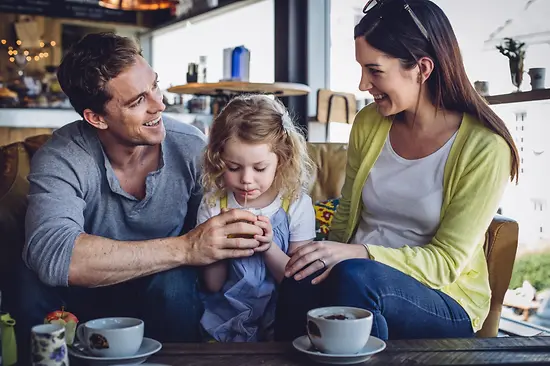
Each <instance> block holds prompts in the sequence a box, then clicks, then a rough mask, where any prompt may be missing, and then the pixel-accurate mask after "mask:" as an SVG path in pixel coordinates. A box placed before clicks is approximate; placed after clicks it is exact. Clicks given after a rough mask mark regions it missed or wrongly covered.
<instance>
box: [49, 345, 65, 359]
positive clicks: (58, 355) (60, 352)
mask: <svg viewBox="0 0 550 366" xmlns="http://www.w3.org/2000/svg"><path fill="white" fill-rule="evenodd" d="M66 351H67V350H66V349H65V345H61V346H60V347H57V348H56V349H54V350H53V352H52V353H51V354H50V360H55V361H57V362H61V361H63V359H64V358H65V353H66Z"/></svg>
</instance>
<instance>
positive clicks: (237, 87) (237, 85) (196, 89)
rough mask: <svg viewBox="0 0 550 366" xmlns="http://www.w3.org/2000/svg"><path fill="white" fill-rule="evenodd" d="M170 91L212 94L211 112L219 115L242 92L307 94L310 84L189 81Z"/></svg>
mask: <svg viewBox="0 0 550 366" xmlns="http://www.w3.org/2000/svg"><path fill="white" fill-rule="evenodd" d="M167 91H168V92H170V93H176V94H192V95H196V96H210V97H212V98H213V103H212V104H211V106H210V107H211V109H212V110H211V113H212V115H213V116H217V115H218V113H219V112H220V111H221V110H222V108H223V107H224V106H225V105H226V104H227V103H228V102H229V100H230V99H231V98H233V97H234V96H237V95H240V94H270V95H275V96H276V97H292V96H299V95H307V94H309V92H310V91H311V90H310V88H309V86H307V85H305V84H298V83H285V82H275V83H251V82H248V81H220V82H217V83H189V84H184V85H176V86H172V87H170V88H168V89H167Z"/></svg>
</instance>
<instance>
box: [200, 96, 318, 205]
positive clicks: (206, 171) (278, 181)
mask: <svg viewBox="0 0 550 366" xmlns="http://www.w3.org/2000/svg"><path fill="white" fill-rule="evenodd" d="M231 138H235V139H237V140H239V141H242V142H244V143H248V144H269V145H270V146H271V151H272V152H273V153H275V154H276V155H277V158H278V161H279V162H278V166H277V171H276V173H275V180H274V182H273V184H274V185H275V188H277V190H278V191H280V192H283V195H284V196H285V197H288V198H289V199H291V200H294V199H297V198H298V197H299V196H300V194H301V193H303V192H307V190H308V188H309V184H310V181H311V177H312V175H313V172H314V167H315V166H314V163H313V161H312V160H311V158H310V157H309V154H308V151H307V145H306V140H305V138H304V136H303V135H302V134H301V133H300V132H299V131H298V129H297V127H296V125H295V124H294V123H293V122H292V119H291V118H290V115H289V113H288V111H287V110H286V108H285V106H284V105H283V104H282V103H281V102H280V101H279V100H277V99H271V98H269V97H267V96H264V95H243V96H238V97H235V98H233V99H232V100H231V101H230V102H229V103H228V104H227V105H226V106H225V108H224V109H223V110H222V111H221V113H220V114H219V115H218V116H217V117H216V118H215V119H214V121H213V123H212V126H211V129H210V133H209V141H208V145H207V147H206V152H205V154H204V160H203V175H202V185H203V189H204V191H205V192H213V193H214V194H213V195H214V196H215V197H221V196H223V195H225V194H226V193H227V192H226V190H225V187H224V184H223V174H224V173H225V170H226V165H225V162H224V161H223V159H222V155H223V151H224V147H225V144H226V143H227V141H229V140H230V139H231Z"/></svg>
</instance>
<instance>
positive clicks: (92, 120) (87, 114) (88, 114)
mask: <svg viewBox="0 0 550 366" xmlns="http://www.w3.org/2000/svg"><path fill="white" fill-rule="evenodd" d="M82 114H83V115H84V119H85V120H86V122H88V123H89V124H91V125H92V126H94V127H95V128H97V129H99V130H106V129H107V127H108V126H107V123H105V119H104V118H103V117H102V116H101V115H99V114H97V113H96V112H94V111H92V110H91V109H89V108H86V109H85V110H84V112H82Z"/></svg>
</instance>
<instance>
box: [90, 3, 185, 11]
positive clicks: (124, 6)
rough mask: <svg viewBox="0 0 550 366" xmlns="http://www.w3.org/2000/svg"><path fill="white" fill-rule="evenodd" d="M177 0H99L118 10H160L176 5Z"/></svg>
mask: <svg viewBox="0 0 550 366" xmlns="http://www.w3.org/2000/svg"><path fill="white" fill-rule="evenodd" d="M177 4H178V0H99V5H100V6H103V7H104V8H109V9H118V10H137V11H146V10H161V9H168V8H170V7H172V6H176V5H177Z"/></svg>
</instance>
